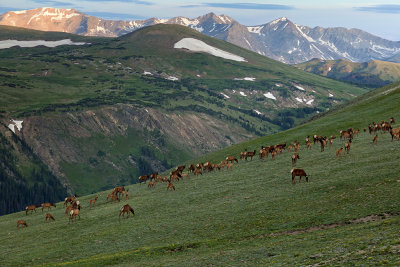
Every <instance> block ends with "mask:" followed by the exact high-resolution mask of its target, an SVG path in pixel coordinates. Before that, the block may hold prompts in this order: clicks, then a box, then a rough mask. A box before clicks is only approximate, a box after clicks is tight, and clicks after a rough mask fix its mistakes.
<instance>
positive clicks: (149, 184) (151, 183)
mask: <svg viewBox="0 0 400 267" xmlns="http://www.w3.org/2000/svg"><path fill="white" fill-rule="evenodd" d="M155 186H156V181H153V182H149V183H148V184H147V187H148V188H154V187H155Z"/></svg>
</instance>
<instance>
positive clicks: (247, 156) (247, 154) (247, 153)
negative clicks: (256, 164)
mask: <svg viewBox="0 0 400 267" xmlns="http://www.w3.org/2000/svg"><path fill="white" fill-rule="evenodd" d="M255 155H256V150H255V149H254V151H249V152H246V155H245V156H244V158H245V159H246V161H247V158H251V160H253V157H254V156H255Z"/></svg>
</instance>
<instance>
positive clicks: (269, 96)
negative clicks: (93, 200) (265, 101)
mask: <svg viewBox="0 0 400 267" xmlns="http://www.w3.org/2000/svg"><path fill="white" fill-rule="evenodd" d="M264 96H265V97H266V98H269V99H272V100H276V97H275V96H274V95H273V94H272V93H271V92H268V93H266V94H264Z"/></svg>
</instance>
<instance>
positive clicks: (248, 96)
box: [0, 25, 367, 194]
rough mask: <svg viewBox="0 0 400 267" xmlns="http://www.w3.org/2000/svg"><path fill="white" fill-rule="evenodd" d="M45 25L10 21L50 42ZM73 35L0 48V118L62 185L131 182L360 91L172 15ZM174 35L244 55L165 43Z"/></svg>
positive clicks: (93, 187)
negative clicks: (119, 31) (107, 34)
mask: <svg viewBox="0 0 400 267" xmlns="http://www.w3.org/2000/svg"><path fill="white" fill-rule="evenodd" d="M3 27H4V26H3ZM1 29H4V30H5V31H6V32H7V31H10V27H5V28H0V30H1ZM25 33H26V34H25ZM48 34H49V33H43V32H37V31H31V30H26V29H17V30H16V33H15V36H16V37H19V38H20V40H24V38H28V39H27V40H35V36H36V37H37V38H41V39H44V40H46V39H47V38H49V40H50V39H51V40H57V39H54V37H51V38H50V37H48ZM5 35H6V34H4V33H3V34H1V31H0V36H5ZM55 35H56V36H59V38H60V39H64V38H66V37H67V36H68V35H67V34H63V33H55ZM24 36H28V37H24ZM67 38H69V37H67ZM76 38H77V39H74V37H72V36H71V38H70V39H71V40H74V41H79V42H84V43H86V44H85V45H76V46H68V45H63V46H58V47H55V48H48V47H44V46H39V47H34V48H23V47H13V48H9V49H2V50H0V58H1V59H2V60H1V62H0V76H1V78H2V79H1V82H0V88H1V91H0V93H1V98H0V106H1V112H2V113H3V119H2V121H3V123H4V124H6V125H8V123H9V120H10V119H17V120H21V121H23V122H24V123H23V125H22V129H21V130H20V131H19V130H16V134H17V135H18V136H19V137H20V138H21V139H22V140H24V141H25V142H26V144H27V146H28V147H30V148H31V149H32V151H33V152H34V153H35V154H36V155H38V157H39V158H40V159H41V160H42V161H43V162H44V163H45V164H46V165H47V166H48V168H49V169H50V170H51V171H52V172H53V174H54V175H56V176H57V178H58V179H59V180H60V181H61V183H62V184H63V185H64V186H66V187H67V189H68V192H70V193H72V192H77V193H78V194H87V193H91V192H95V191H98V190H100V189H106V188H112V187H114V186H116V185H120V184H130V183H134V182H136V181H137V177H138V176H139V175H141V174H148V173H152V172H155V171H159V172H161V171H163V170H165V169H168V168H170V167H172V166H175V165H177V164H179V163H180V162H182V161H184V160H188V159H192V158H195V157H197V156H199V155H202V154H204V153H209V152H212V151H215V150H218V149H220V148H222V147H225V146H229V145H232V144H236V143H239V142H242V141H245V140H248V139H251V138H253V137H256V136H262V135H265V134H270V133H276V132H278V131H282V130H285V129H288V128H290V127H293V126H294V125H297V124H299V123H300V122H302V121H304V120H307V119H309V118H310V117H312V116H313V115H315V114H317V113H322V112H324V111H326V110H328V109H330V108H332V107H334V106H335V105H337V104H339V103H343V102H345V101H347V100H349V99H352V98H354V97H355V96H357V95H361V94H363V93H365V92H366V91H367V90H366V89H365V88H360V87H357V86H354V85H349V84H346V83H342V82H338V81H334V80H331V79H327V78H324V77H320V76H317V75H314V74H310V73H307V72H304V71H301V70H299V69H297V68H295V67H292V66H288V65H285V64H283V63H280V62H276V61H274V60H271V59H268V58H266V57H263V56H260V55H258V54H257V53H254V52H251V51H248V50H245V49H243V48H240V47H237V46H234V45H232V44H230V43H227V42H224V41H221V40H218V39H213V38H210V37H207V36H205V35H202V34H200V33H199V32H197V31H195V30H193V29H189V28H187V27H183V26H179V25H155V26H151V27H147V28H143V29H141V30H138V31H135V32H133V33H130V34H127V35H124V36H122V37H120V38H98V37H97V38H93V37H82V36H78V37H76ZM183 38H193V39H196V40H197V41H203V42H205V43H206V44H208V45H210V46H212V47H214V48H218V49H221V50H223V51H227V52H229V53H231V54H234V55H237V56H240V57H243V58H244V59H246V61H243V62H239V61H234V60H228V59H225V58H222V57H216V56H213V55H210V54H207V53H198V52H192V51H190V50H188V49H177V48H174V44H176V43H177V42H178V41H180V40H182V39H183ZM25 40H26V39H25ZM36 40H37V39H36Z"/></svg>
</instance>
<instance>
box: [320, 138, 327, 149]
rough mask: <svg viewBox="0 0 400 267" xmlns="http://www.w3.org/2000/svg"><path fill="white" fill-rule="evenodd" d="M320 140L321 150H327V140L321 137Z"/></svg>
mask: <svg viewBox="0 0 400 267" xmlns="http://www.w3.org/2000/svg"><path fill="white" fill-rule="evenodd" d="M319 142H320V143H321V152H322V151H324V150H325V147H326V140H325V139H320V140H319Z"/></svg>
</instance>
